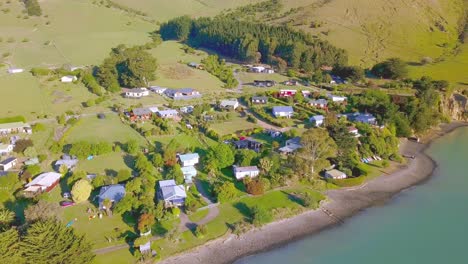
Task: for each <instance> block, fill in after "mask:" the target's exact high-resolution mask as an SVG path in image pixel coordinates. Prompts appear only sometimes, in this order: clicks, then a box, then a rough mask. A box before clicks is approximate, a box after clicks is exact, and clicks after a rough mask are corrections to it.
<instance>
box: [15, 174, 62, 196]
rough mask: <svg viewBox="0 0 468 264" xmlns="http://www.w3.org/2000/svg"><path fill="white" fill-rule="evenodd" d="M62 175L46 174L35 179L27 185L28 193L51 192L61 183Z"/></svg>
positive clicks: (26, 190)
mask: <svg viewBox="0 0 468 264" xmlns="http://www.w3.org/2000/svg"><path fill="white" fill-rule="evenodd" d="M61 177H62V174H60V173H56V172H46V173H42V174H41V175H39V176H37V177H36V178H34V179H33V180H32V181H31V182H29V183H28V184H26V185H25V187H26V189H25V190H24V191H25V192H26V193H32V194H35V193H40V192H50V191H51V190H52V189H53V188H54V187H55V186H57V184H58V183H59V181H60V178H61Z"/></svg>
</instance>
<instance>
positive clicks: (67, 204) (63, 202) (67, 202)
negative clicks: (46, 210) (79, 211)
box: [60, 201, 75, 207]
mask: <svg viewBox="0 0 468 264" xmlns="http://www.w3.org/2000/svg"><path fill="white" fill-rule="evenodd" d="M73 205H75V202H72V201H61V202H60V206H62V207H69V206H73Z"/></svg>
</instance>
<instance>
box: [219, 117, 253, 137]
mask: <svg viewBox="0 0 468 264" xmlns="http://www.w3.org/2000/svg"><path fill="white" fill-rule="evenodd" d="M232 116H233V117H232V119H230V120H228V121H223V122H220V123H213V124H210V128H212V129H213V130H215V131H216V132H217V133H218V134H220V135H222V136H224V135H228V134H234V133H236V132H240V131H244V130H248V129H254V128H257V127H259V126H258V125H256V124H254V123H252V122H249V121H247V118H246V117H242V116H241V114H240V113H238V112H232Z"/></svg>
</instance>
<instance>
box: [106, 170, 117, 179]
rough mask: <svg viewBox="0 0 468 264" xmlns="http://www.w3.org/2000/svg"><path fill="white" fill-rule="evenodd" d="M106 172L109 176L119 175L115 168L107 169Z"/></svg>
mask: <svg viewBox="0 0 468 264" xmlns="http://www.w3.org/2000/svg"><path fill="white" fill-rule="evenodd" d="M104 172H105V173H106V175H107V176H111V177H117V171H115V170H113V169H105V170H104Z"/></svg>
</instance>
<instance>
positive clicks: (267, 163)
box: [258, 157, 273, 174]
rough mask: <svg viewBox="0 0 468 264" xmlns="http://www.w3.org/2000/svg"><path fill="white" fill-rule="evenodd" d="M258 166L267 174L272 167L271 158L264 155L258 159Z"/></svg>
mask: <svg viewBox="0 0 468 264" xmlns="http://www.w3.org/2000/svg"><path fill="white" fill-rule="evenodd" d="M258 166H259V167H260V169H261V170H262V171H263V172H264V173H265V174H268V173H269V172H270V170H271V168H272V167H273V162H272V160H271V159H269V158H267V157H265V158H262V159H260V161H259V163H258Z"/></svg>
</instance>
